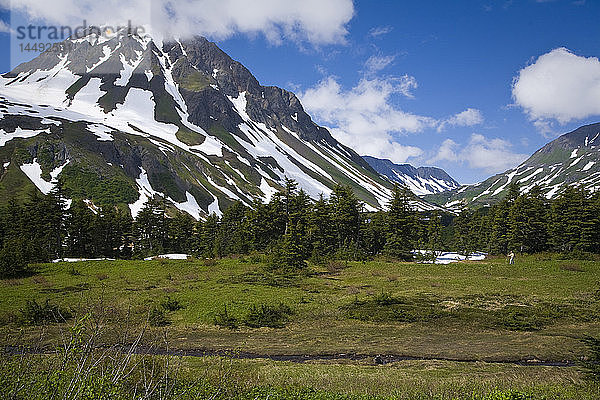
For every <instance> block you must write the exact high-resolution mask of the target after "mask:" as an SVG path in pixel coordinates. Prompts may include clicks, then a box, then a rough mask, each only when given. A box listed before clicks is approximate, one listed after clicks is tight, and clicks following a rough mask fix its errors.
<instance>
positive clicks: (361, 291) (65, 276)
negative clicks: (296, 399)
mask: <svg viewBox="0 0 600 400" xmlns="http://www.w3.org/2000/svg"><path fill="white" fill-rule="evenodd" d="M260 260H261V258H260V257H241V258H227V259H222V260H216V262H215V261H212V260H208V261H205V260H188V261H167V260H159V261H101V262H81V263H75V264H68V263H59V264H42V265H38V266H36V274H35V275H32V276H30V277H26V278H21V279H12V280H3V281H0V304H1V307H0V322H2V327H0V336H2V337H4V338H6V339H5V342H7V343H13V342H14V343H16V342H21V343H22V342H23V341H24V342H30V341H33V340H38V339H36V338H37V337H38V336H39V332H40V330H44V331H45V332H47V333H48V336H47V342H48V343H50V342H51V340H52V338H53V337H54V338H56V337H57V333H58V331H59V330H60V329H61V328H62V327H63V326H65V324H62V325H61V324H52V325H50V326H46V327H39V326H35V325H30V324H26V323H24V322H23V320H22V319H23V318H22V313H21V311H20V310H22V309H24V307H25V305H26V303H27V301H30V300H37V301H38V303H42V302H45V301H46V299H48V300H49V301H50V303H51V304H55V305H57V306H58V307H61V308H62V309H69V310H70V312H71V313H72V314H73V315H74V316H75V317H77V316H78V315H82V314H84V313H86V312H88V311H89V310H95V309H97V308H98V304H99V302H100V300H99V299H101V303H102V308H103V309H104V310H105V311H106V310H108V311H107V312H106V317H105V323H106V326H107V331H108V334H107V336H106V339H105V340H106V341H108V342H110V341H111V340H113V339H114V340H117V339H116V338H118V337H120V336H119V335H120V333H121V331H122V326H123V321H127V324H128V325H129V326H133V327H135V326H138V327H141V326H142V325H143V324H144V323H145V321H146V319H147V317H148V313H149V311H150V310H152V309H153V308H156V307H163V309H164V310H165V312H164V313H165V317H166V319H167V321H168V323H169V325H168V326H166V327H153V328H151V330H165V331H166V332H168V337H169V347H170V348H177V349H210V350H226V351H244V352H251V353H258V354H264V355H269V354H272V355H281V354H307V355H311V354H312V355H318V354H338V353H356V354H365V355H375V354H394V355H401V356H411V357H422V358H432V359H438V360H440V361H411V362H400V363H396V364H393V365H385V366H383V367H382V368H379V367H376V366H373V365H363V364H361V362H358V363H350V364H349V365H346V364H345V363H347V362H346V361H338V362H337V364H336V363H334V365H333V366H332V365H328V366H324V365H322V363H321V362H317V361H315V362H313V363H308V364H300V365H298V364H293V363H282V362H274V361H264V360H263V361H260V360H237V361H235V363H236V364H235V365H236V367H235V369H236V370H238V372H236V374H241V375H240V378H239V379H241V380H242V381H244V382H249V384H251V385H259V386H261V385H267V386H271V385H275V386H277V385H279V384H282V382H296V381H297V384H298V385H299V386H303V387H304V386H307V387H317V388H322V389H324V390H332V391H334V392H336V391H342V392H348V391H350V392H354V390H355V389H356V390H358V389H359V388H361V387H363V388H365V390H367V389H366V388H370V389H368V390H369V392H371V391H373V393H375V392H377V393H381V394H386V395H389V394H393V390H392V389H393V388H396V387H398V388H404V389H406V390H408V388H410V387H415V388H417V389H418V390H419V391H426V390H427V387H428V385H432V387H436V388H437V389H436V390H437V393H444V392H445V391H446V390H447V389H445V388H448V387H456V391H455V392H456V393H463V392H464V390H477V391H478V393H479V392H481V393H483V392H485V391H486V390H488V389H490V390H491V388H493V387H494V385H496V386H497V387H499V388H501V389H516V390H523V389H524V388H529V389H532V390H533V389H535V390H538V392H536V393H546V394H548V393H554V392H556V393H559V392H560V393H563V394H564V393H567V392H568V391H569V390H571V391H573V390H575V389H574V388H576V387H580V386H581V385H585V383H584V380H583V376H582V375H580V373H579V372H578V371H577V369H575V368H557V367H517V366H515V365H514V364H487V363H486V362H491V361H515V360H532V359H537V360H544V361H562V360H571V361H576V360H577V359H579V358H580V357H582V356H584V355H585V354H586V349H585V346H584V345H583V344H582V342H581V341H580V338H582V337H583V336H585V335H598V334H599V333H600V317H599V316H600V292H599V291H598V287H599V285H598V282H600V263H598V262H594V261H578V260H560V259H558V257H555V256H553V255H538V256H529V257H521V258H518V259H517V264H516V265H507V264H506V263H505V260H504V259H495V258H492V259H490V260H486V261H483V262H466V263H456V264H450V265H429V264H416V263H394V262H386V261H371V262H366V263H360V262H356V263H354V262H351V263H348V266H347V267H346V268H343V269H342V270H340V271H339V272H336V273H330V272H328V271H327V270H326V268H324V267H319V266H314V265H312V266H310V271H311V273H309V274H303V275H299V276H295V277H289V276H288V277H285V276H283V277H282V276H278V275H276V274H273V273H271V272H266V270H265V267H266V265H265V264H262V263H261V262H260ZM174 302H176V303H177V304H178V307H165V306H164V304H169V303H174ZM161 304H162V306H161ZM279 304H284V305H286V306H289V307H290V309H291V313H290V315H289V318H287V319H286V322H285V323H283V324H277V327H272V328H269V327H261V328H251V327H249V326H248V325H246V324H239V325H238V326H239V327H238V328H237V329H228V328H226V327H220V326H217V325H215V323H214V322H215V317H216V316H218V315H219V313H222V312H223V310H224V309H225V308H226V309H227V314H228V316H230V317H232V318H235V319H236V320H238V321H244V320H245V319H246V318H247V317H248V315H249V314H250V313H251V312H252V310H256V309H257V308H260V307H261V305H271V306H278V305H279ZM67 325H68V323H67ZM62 329H64V328H62ZM17 338H18V339H17ZM111 338H112V339H111ZM444 359H445V360H448V361H441V360H444ZM450 360H470V361H475V360H477V362H460V363H459V362H452V361H450ZM189 362H190V365H191V367H190V368H192V367H194V365H197V364H200V365H204V364H203V363H210V362H211V361H210V360H209V359H206V358H200V359H193V360H190V361H189ZM348 362H349V361H348ZM339 363H341V364H339ZM440 365H441V366H440ZM194 368H196V367H194ZM422 369H424V370H426V371H429V372H427V373H426V374H425V373H423V374H420V373H419V371H421V370H422ZM486 371H487V372H486ZM484 372H485V374H484ZM244 374H245V375H244ZM290 374H292V375H294V374H296V375H298V376H299V378H297V379H296V380H294V379H292V378H291V377H290V376H289V375H290ZM344 374H345V375H344ZM436 374H440V375H439V376H442V375H443V376H445V377H447V378H448V379H445V378H444V379H441V378H439V376H438V378H436V376H437V375H436ZM481 374H484V375H481ZM486 374H487V375H486ZM344 376H347V377H349V378H348V379H350V381H349V382H352V384H349V385H344V384H342V383H341V380H346V378H343V377H344ZM400 376H402V377H403V378H402V379H400ZM482 376H485V377H486V379H487V380H486V381H485V382H486V383H485V387H483V386H482V387H479V389H478V386H477V385H476V384H475V382H480V380H481V379H482ZM513 378H514V379H513ZM384 381H385V382H384ZM398 381H401V382H402V384H400V383H398V385H396V384H395V383H393V382H398ZM438 381H439V384H437V383H436V382H438ZM360 382H363V383H360ZM561 385H564V387H565V389H564V391H562V392H561V390H562V389H560V387H561ZM352 388H355V389H352ZM377 388H380V390H379V391H376V389H377ZM486 388H487V389H486ZM536 388H537V389H536ZM404 389H402V390H404ZM417 389H415V390H417ZM484 389H485V390H484ZM596 389H597V387H596ZM586 390H587V389H586ZM465 393H466V392H465ZM585 393H588V392H585ZM549 398H561V397H549ZM562 398H571V397H569V396H567V395H565V396H563V397H562ZM580 398H586V397H580ZM589 398H593V397H589Z"/></svg>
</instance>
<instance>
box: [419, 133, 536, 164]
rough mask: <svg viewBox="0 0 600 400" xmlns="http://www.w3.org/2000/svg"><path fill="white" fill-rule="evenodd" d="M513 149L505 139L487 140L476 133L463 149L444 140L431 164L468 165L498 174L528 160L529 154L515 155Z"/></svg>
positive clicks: (452, 142) (448, 140)
mask: <svg viewBox="0 0 600 400" xmlns="http://www.w3.org/2000/svg"><path fill="white" fill-rule="evenodd" d="M512 147H513V145H512V143H510V142H508V141H506V140H504V139H499V138H487V137H485V136H483V135H481V134H478V133H474V134H472V135H471V138H470V139H469V143H467V145H465V146H464V147H463V148H462V149H461V148H460V145H459V144H458V143H456V142H454V141H453V140H452V139H446V140H444V142H442V144H441V146H440V147H439V149H438V151H437V154H436V155H435V156H434V157H433V158H432V159H431V160H430V162H438V161H450V162H456V163H461V164H465V163H466V164H468V166H469V167H470V168H474V169H480V170H483V171H485V172H486V173H490V174H492V173H498V172H502V171H505V170H507V169H510V168H513V167H516V166H517V165H519V164H520V163H522V162H523V161H525V159H527V157H528V155H527V154H520V153H515V152H513V150H512Z"/></svg>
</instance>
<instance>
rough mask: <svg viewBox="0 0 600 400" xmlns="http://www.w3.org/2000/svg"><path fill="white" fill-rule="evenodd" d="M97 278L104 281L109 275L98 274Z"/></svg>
mask: <svg viewBox="0 0 600 400" xmlns="http://www.w3.org/2000/svg"><path fill="white" fill-rule="evenodd" d="M96 278H98V280H99V281H103V280H105V279H108V275H106V274H97V275H96Z"/></svg>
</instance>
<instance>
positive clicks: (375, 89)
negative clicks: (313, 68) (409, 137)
mask: <svg viewBox="0 0 600 400" xmlns="http://www.w3.org/2000/svg"><path fill="white" fill-rule="evenodd" d="M416 87H417V82H416V80H415V79H414V78H413V77H411V76H406V75H405V76H403V77H401V78H387V79H379V78H372V79H369V78H363V79H361V80H360V81H359V83H358V84H357V85H356V86H355V87H353V88H351V89H349V90H344V89H343V88H342V87H341V85H340V84H339V83H338V81H337V80H336V78H334V77H329V78H326V79H324V80H322V81H321V82H319V83H318V84H317V85H316V86H314V87H312V88H309V89H308V90H306V91H304V92H301V93H300V94H299V97H300V100H301V101H302V104H303V105H304V107H305V108H306V109H307V111H308V112H309V113H310V114H311V115H312V116H313V117H315V118H316V119H317V120H318V121H319V122H320V123H322V124H324V125H327V126H329V127H330V130H331V134H332V135H333V136H334V137H335V138H336V139H338V140H339V141H341V142H342V143H344V144H346V145H348V146H350V147H352V148H354V149H355V150H356V151H358V152H359V153H360V154H368V155H373V156H376V157H383V158H389V159H390V160H392V161H394V162H405V161H406V160H407V159H408V158H410V157H417V156H420V155H421V154H423V151H422V150H421V149H420V148H418V147H414V146H404V145H401V144H400V143H398V142H396V141H395V139H394V137H393V134H397V133H408V132H420V131H422V130H423V129H425V128H427V127H433V126H435V124H436V121H435V120H434V119H432V118H428V117H423V116H419V115H415V114H411V113H407V112H404V111H402V110H400V109H398V108H397V107H395V106H394V105H393V104H392V103H391V101H390V98H391V97H392V96H393V95H397V94H401V95H404V96H408V97H410V96H411V95H412V94H411V90H412V89H414V88H416Z"/></svg>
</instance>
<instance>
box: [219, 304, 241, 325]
mask: <svg viewBox="0 0 600 400" xmlns="http://www.w3.org/2000/svg"><path fill="white" fill-rule="evenodd" d="M214 324H215V325H218V326H221V327H224V328H228V329H237V328H238V326H239V321H238V319H237V318H236V317H234V316H233V315H231V314H229V311H227V305H224V306H223V309H222V310H221V311H219V312H218V313H217V314H216V315H215V318H214Z"/></svg>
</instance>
